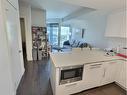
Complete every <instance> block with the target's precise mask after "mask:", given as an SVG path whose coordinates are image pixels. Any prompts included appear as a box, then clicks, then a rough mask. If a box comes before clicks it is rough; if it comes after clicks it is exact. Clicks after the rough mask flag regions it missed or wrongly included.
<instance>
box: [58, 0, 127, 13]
mask: <svg viewBox="0 0 127 95" xmlns="http://www.w3.org/2000/svg"><path fill="white" fill-rule="evenodd" d="M59 1H63V2H66V3H70V4H74V5H80V6H84V7H89V8H95V9H98V10H109V11H110V10H116V9H121V8H123V7H125V4H126V0H59Z"/></svg>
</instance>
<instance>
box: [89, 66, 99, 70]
mask: <svg viewBox="0 0 127 95" xmlns="http://www.w3.org/2000/svg"><path fill="white" fill-rule="evenodd" d="M97 68H101V66H93V67H90V69H97Z"/></svg>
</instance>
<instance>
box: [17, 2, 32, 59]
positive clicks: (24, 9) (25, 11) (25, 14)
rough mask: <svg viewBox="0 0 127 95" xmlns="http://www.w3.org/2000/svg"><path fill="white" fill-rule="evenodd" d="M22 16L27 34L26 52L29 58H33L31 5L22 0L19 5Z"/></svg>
mask: <svg viewBox="0 0 127 95" xmlns="http://www.w3.org/2000/svg"><path fill="white" fill-rule="evenodd" d="M19 12H20V17H21V18H24V19H25V28H26V29H25V31H26V33H25V35H26V52H27V60H28V61H31V60H33V58H32V34H31V6H30V5H29V4H27V3H23V2H20V6H19Z"/></svg>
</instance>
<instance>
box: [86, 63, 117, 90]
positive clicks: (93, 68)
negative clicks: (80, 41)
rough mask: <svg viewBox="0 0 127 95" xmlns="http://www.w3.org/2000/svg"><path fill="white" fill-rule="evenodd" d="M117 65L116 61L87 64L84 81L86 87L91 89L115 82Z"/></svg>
mask: <svg viewBox="0 0 127 95" xmlns="http://www.w3.org/2000/svg"><path fill="white" fill-rule="evenodd" d="M116 66H117V63H116V61H107V62H101V63H93V64H88V65H85V66H84V70H85V72H84V82H85V85H86V87H87V88H88V89H89V88H93V87H97V86H102V85H105V84H109V83H112V82H115V76H116Z"/></svg>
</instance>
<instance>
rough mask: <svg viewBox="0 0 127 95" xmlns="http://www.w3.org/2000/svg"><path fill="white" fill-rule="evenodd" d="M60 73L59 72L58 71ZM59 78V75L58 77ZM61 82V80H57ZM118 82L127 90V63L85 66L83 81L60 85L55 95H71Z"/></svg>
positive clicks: (109, 62)
mask: <svg viewBox="0 0 127 95" xmlns="http://www.w3.org/2000/svg"><path fill="white" fill-rule="evenodd" d="M57 72H59V71H57ZM57 77H59V73H58V76H57ZM57 80H59V78H58V79H57ZM112 82H117V83H119V84H120V85H121V86H123V87H124V88H126V89H127V62H126V61H123V60H114V61H107V62H100V63H91V64H85V65H84V71H83V79H82V81H78V82H74V83H68V84H64V85H58V82H57V86H56V88H55V90H56V93H55V95H70V94H74V93H77V92H81V91H83V90H87V89H90V88H94V87H98V86H102V85H106V84H109V83H112Z"/></svg>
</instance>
